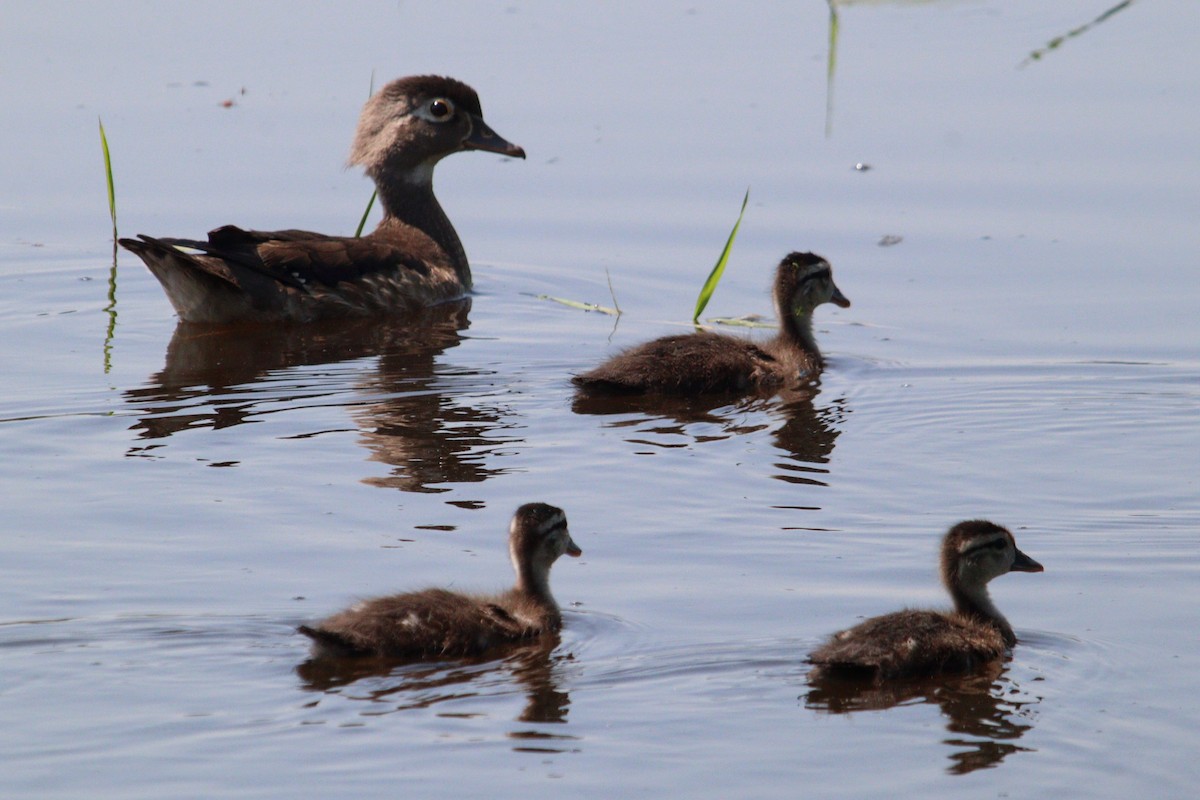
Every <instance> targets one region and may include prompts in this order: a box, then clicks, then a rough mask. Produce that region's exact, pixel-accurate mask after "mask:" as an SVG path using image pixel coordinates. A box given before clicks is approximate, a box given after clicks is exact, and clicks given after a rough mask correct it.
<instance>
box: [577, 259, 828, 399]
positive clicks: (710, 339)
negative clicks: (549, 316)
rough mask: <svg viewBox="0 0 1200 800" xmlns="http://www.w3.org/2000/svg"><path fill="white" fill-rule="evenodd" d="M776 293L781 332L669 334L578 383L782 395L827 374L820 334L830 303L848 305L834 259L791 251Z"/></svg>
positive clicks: (607, 388) (597, 389)
mask: <svg viewBox="0 0 1200 800" xmlns="http://www.w3.org/2000/svg"><path fill="white" fill-rule="evenodd" d="M772 294H773V298H774V301H775V306H776V310H777V312H778V314H779V320H780V331H779V334H778V335H776V336H775V337H774V338H772V339H770V340H768V341H766V342H763V343H761V344H756V343H754V342H751V341H749V340H747V339H742V338H738V337H735V336H726V335H723V334H717V333H709V332H698V333H691V334H682V335H674V336H665V337H662V338H660V339H655V340H653V341H650V342H646V343H645V344H641V345H638V346H636V347H634V348H632V349H630V350H627V351H625V352H624V353H621V354H619V355H617V356H614V357H613V358H611V359H609V360H608V361H606V362H604V363H603V364H601V365H600V366H598V367H596V368H595V369H593V370H590V371H588V372H585V373H583V374H581V375H577V376H575V377H574V378H573V379H572V382H573V383H574V384H575V385H576V386H578V387H579V388H580V389H581V390H582V391H584V392H587V393H593V394H668V395H684V394H720V393H730V394H746V393H751V392H772V393H773V392H776V391H778V390H780V389H782V388H784V387H785V386H787V385H789V384H791V383H793V382H796V381H798V380H800V379H801V378H803V377H805V376H812V375H815V374H816V373H818V372H820V370H821V369H822V368H823V367H824V365H825V362H824V359H823V358H822V357H821V351H820V349H819V348H818V347H817V343H816V340H815V339H814V337H813V332H812V312H813V309H815V308H816V307H817V306H818V305H821V304H822V303H834V304H835V305H838V306H841V307H842V308H847V307H849V305H850V301H849V300H848V299H846V296H845V295H843V294H842V293H841V291H840V290H839V289H838V288H837V285H836V284H834V282H833V273H832V269H831V268H830V266H829V262H827V261H826V260H825V259H823V258H821V257H820V256H817V255H814V254H812V253H791V254H789V255H788V256H787V257H785V258H784V259H783V261H781V262H780V264H779V267H778V268H777V269H776V273H775V283H774V288H773V292H772Z"/></svg>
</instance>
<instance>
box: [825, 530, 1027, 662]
mask: <svg viewBox="0 0 1200 800" xmlns="http://www.w3.org/2000/svg"><path fill="white" fill-rule="evenodd" d="M940 566H941V573H942V582H943V584H944V585H945V586H946V589H947V591H949V593H950V596H951V597H952V598H953V599H954V605H955V608H954V611H952V612H939V611H921V610H906V611H898V612H895V613H892V614H885V615H883V616H880V617H873V618H871V619H868V620H867V621H865V622H863V623H860V624H859V625H856V626H854V627H853V628H850V629H848V630H844V631H841V632H840V633H836V634H834V635H833V636H832V637H830V639H829V641H828V642H827V643H826V644H824V645H822V646H821V647H819V648H818V649H817V650H815V651H814V652H813V653H812V654H811V655H810V656H809V659H808V660H809V661H810V662H811V663H812V664H815V665H816V669H815V670H814V674H813V677H814V678H816V679H820V678H825V677H836V676H844V677H862V678H868V679H871V680H875V681H885V680H893V679H898V678H905V677H915V676H923V675H935V674H938V673H942V672H963V671H969V670H973V669H975V668H977V667H979V666H980V665H982V664H986V663H988V662H991V661H994V660H995V659H997V658H1000V657H1001V656H1003V655H1004V653H1005V652H1006V650H1007V649H1008V648H1009V647H1012V646H1013V645H1015V644H1016V642H1017V638H1016V635H1015V634H1014V633H1013V630H1012V627H1011V626H1010V625H1009V624H1008V620H1006V619H1005V618H1004V616H1003V615H1002V614H1001V613H1000V612H999V611H998V610H996V607H995V606H994V605H993V604H992V602H991V598H990V597H989V596H988V592H987V583H988V581H990V580H992V579H993V578H996V577H999V576H1000V575H1003V574H1005V573H1007V572H1041V571H1042V569H1043V568H1042V565H1041V564H1038V563H1037V562H1036V561H1034V560H1033V559H1031V558H1030V557H1029V556H1027V555H1025V554H1024V553H1022V552H1021V551H1020V550H1018V549H1017V546H1016V542H1015V540H1014V539H1013V536H1012V534H1011V533H1009V532H1008V531H1007V530H1006V529H1004V528H1002V527H1000V526H999V525H995V524H993V523H991V522H987V521H984V520H970V521H967V522H960V523H958V524H957V525H955V526H954V527H953V528H951V529H950V531H949V532H948V533H947V534H946V536H945V538H944V539H943V541H942V548H941V557H940Z"/></svg>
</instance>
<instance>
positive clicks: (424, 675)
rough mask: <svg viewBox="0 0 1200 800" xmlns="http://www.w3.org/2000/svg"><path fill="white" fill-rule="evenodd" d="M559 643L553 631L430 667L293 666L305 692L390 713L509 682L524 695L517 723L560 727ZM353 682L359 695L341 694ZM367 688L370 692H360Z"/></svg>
mask: <svg viewBox="0 0 1200 800" xmlns="http://www.w3.org/2000/svg"><path fill="white" fill-rule="evenodd" d="M560 643H561V639H560V637H559V635H558V633H553V634H550V635H547V636H543V637H541V638H539V639H535V640H534V641H532V642H526V643H523V644H516V645H511V646H510V647H508V648H506V649H501V650H498V651H493V652H492V653H491V654H490V655H489V657H487V658H463V659H454V660H451V661H446V662H439V663H434V664H421V663H417V664H404V665H398V664H397V663H396V661H395V660H394V659H388V658H379V657H376V658H342V659H315V658H310V659H308V660H306V661H304V662H303V663H302V664H300V665H299V666H297V667H296V673H297V674H298V675H299V676H300V679H301V680H302V681H303V684H304V688H305V689H307V690H308V691H312V692H323V693H325V694H337V695H340V696H341V697H344V698H346V699H349V700H363V701H366V702H370V703H387V702H394V703H396V705H395V706H394V710H395V711H408V710H412V709H421V708H432V707H434V706H438V705H442V704H445V703H455V704H465V703H469V702H470V698H472V697H487V696H495V695H497V694H508V693H510V692H511V691H512V687H513V684H514V683H515V687H516V688H517V689H518V690H519V691H523V692H524V693H525V704H524V706H523V708H522V709H521V712H520V713H519V714H518V715H517V717H516V719H517V721H519V722H528V723H563V722H566V721H567V714H568V712H569V709H570V705H571V697H570V694H569V693H567V692H565V691H563V690H562V689H561V688H560V683H561V676H560V675H559V672H560V670H561V667H562V665H564V664H565V663H568V662H569V661H570V660H571V656H570V654H562V653H556V652H555V651H556V650H557V649H558V647H559V645H560ZM505 676H507V677H508V678H511V679H512V681H511V682H510V681H509V680H507V679H506V678H505ZM356 683H357V684H360V685H361V686H362V687H363V688H362V689H361V690H360V692H359V693H357V694H354V693H351V692H349V691H346V688H347V687H350V686H351V685H353V684H356ZM368 685H369V687H370V688H366V687H367V686H368ZM538 735H539V737H547V734H538Z"/></svg>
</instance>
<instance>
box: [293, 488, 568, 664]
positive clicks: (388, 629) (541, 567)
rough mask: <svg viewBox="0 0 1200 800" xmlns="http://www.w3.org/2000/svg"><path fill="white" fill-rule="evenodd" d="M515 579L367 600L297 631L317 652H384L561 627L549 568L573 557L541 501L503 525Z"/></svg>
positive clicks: (411, 655)
mask: <svg viewBox="0 0 1200 800" xmlns="http://www.w3.org/2000/svg"><path fill="white" fill-rule="evenodd" d="M509 553H510V557H511V559H512V562H513V568H514V569H515V571H516V573H517V583H516V585H515V586H514V587H513V588H512V589H510V590H508V591H507V592H503V593H501V594H496V595H471V594H459V593H456V592H450V591H447V590H445V589H425V590H423V591H417V592H407V593H404V594H397V595H391V596H388V597H378V598H375V599H373V600H366V601H364V602H362V603H359V604H358V605H355V606H353V607H351V608H349V609H347V610H345V611H342V612H339V613H337V614H334V615H333V616H331V617H329V618H328V619H326V620H324V621H322V622H321V623H319V624H318V625H316V626H312V627H310V626H308V625H302V626H300V627H299V628H298V630H299V632H300V633H303V634H304V635H305V636H308V637H309V638H310V639H312V640H313V654H314V656H317V657H325V658H331V657H332V658H336V657H344V656H359V655H377V656H385V657H389V658H401V659H421V658H456V657H466V656H477V655H482V654H485V653H487V652H488V651H489V650H493V649H495V648H498V647H502V646H505V645H511V644H514V643H518V642H522V641H527V640H530V639H534V638H536V637H539V636H541V635H543V634H545V633H549V632H553V631H557V630H559V629H560V628H561V627H562V614H561V612H560V611H559V608H558V604H557V603H556V602H555V601H554V597H553V595H551V594H550V583H549V576H550V567H551V566H552V565H553V564H554V562H555V561H556V560H557V559H558V557H559V556H561V555H563V554H566V555H569V556H579V555H581V554H582V551H581V550H580V549H579V547H578V546H576V544H575V542H574V541H573V540H572V539H571V534H570V532H569V531H568V529H567V519H566V515H565V514H564V513H563V512H562V510H561V509H558V508H555V507H554V506H551V505H547V504H545V503H528V504H526V505H523V506H521V507H520V508H519V509H517V512H516V514H515V515H514V516H513V520H512V524H511V526H510V529H509Z"/></svg>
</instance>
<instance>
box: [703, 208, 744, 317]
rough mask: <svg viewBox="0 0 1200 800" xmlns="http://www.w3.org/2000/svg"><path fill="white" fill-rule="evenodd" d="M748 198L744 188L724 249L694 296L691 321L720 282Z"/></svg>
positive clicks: (706, 302) (705, 304)
mask: <svg viewBox="0 0 1200 800" xmlns="http://www.w3.org/2000/svg"><path fill="white" fill-rule="evenodd" d="M749 199H750V190H749V189H746V196H745V197H743V198H742V210H741V211H739V212H738V218H737V222H735V223H733V230H731V231H730V232H729V239H728V240H727V241H726V242H725V249H724V250H722V251H721V257H720V258H718V259H717V263H716V266H714V267H713V268H712V272H710V273H708V280H706V281H705V282H704V286H703V287H701V289H700V296H699V297H697V298H696V313H694V314H692V323H693V324H696V323H698V322H699V321H700V314H701V313H703V312H704V307H705V306H707V305H708V300H709V298H710V297H712V294H713V292H714V291H716V289H717V284H718V283H720V282H721V275H722V274H723V273H724V272H725V262H727V261H729V253H730V251H731V250H733V240H734V239H736V238H737V233H738V228H739V227H741V224H742V215H744V214H745V213H746V202H747V201H748V200H749Z"/></svg>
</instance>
